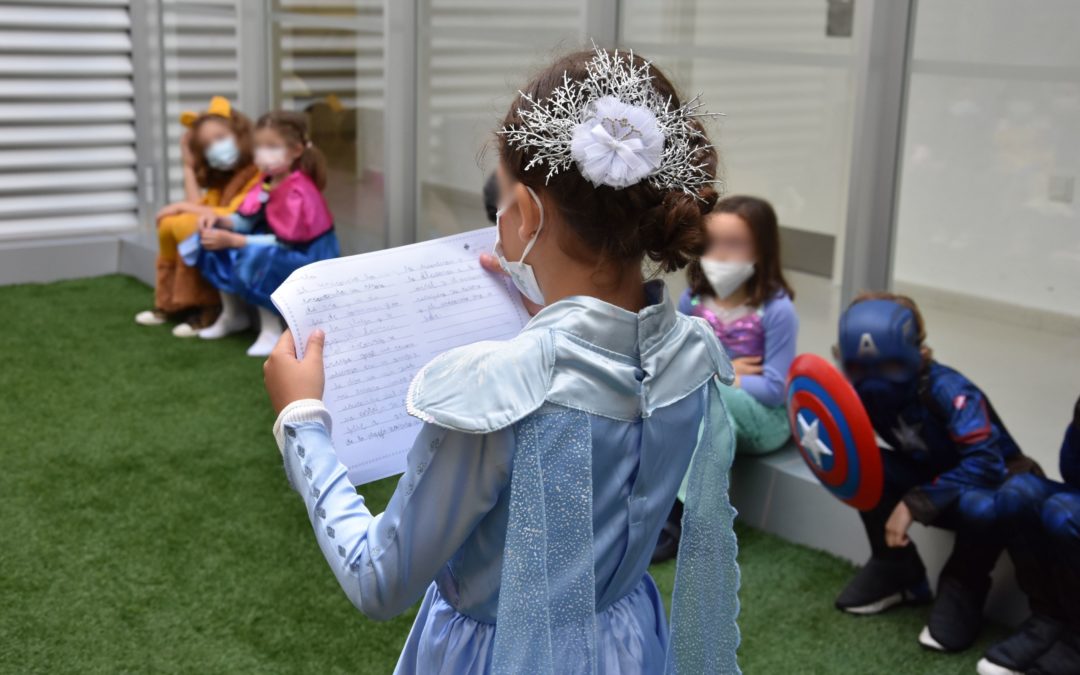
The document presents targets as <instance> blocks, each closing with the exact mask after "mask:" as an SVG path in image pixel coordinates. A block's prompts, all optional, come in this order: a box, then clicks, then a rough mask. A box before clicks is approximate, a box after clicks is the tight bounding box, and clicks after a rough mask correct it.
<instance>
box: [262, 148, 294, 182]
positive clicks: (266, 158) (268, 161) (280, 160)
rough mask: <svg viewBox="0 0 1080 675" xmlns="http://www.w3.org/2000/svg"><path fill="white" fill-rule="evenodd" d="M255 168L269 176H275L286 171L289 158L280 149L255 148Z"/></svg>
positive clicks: (283, 149)
mask: <svg viewBox="0 0 1080 675" xmlns="http://www.w3.org/2000/svg"><path fill="white" fill-rule="evenodd" d="M255 166H257V167H259V171H262V172H263V173H265V174H267V175H269V176H276V175H278V174H280V173H284V172H285V171H288V169H289V156H288V154H287V153H286V151H285V148H282V147H274V146H271V147H261V148H255Z"/></svg>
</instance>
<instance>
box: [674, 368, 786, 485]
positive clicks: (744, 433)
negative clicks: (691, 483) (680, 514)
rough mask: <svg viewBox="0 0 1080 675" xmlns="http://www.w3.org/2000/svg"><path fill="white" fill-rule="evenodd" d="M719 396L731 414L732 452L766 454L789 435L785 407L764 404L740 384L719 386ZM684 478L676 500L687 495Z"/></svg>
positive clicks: (778, 445) (779, 446)
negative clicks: (733, 435)
mask: <svg viewBox="0 0 1080 675" xmlns="http://www.w3.org/2000/svg"><path fill="white" fill-rule="evenodd" d="M720 398H721V399H723V401H724V406H726V407H727V411H728V415H730V416H731V426H732V429H734V431H735V452H736V453H737V454H740V455H765V454H768V453H770V452H776V451H777V450H779V449H780V448H782V447H784V446H785V445H786V444H787V442H788V440H789V439H790V438H791V427H790V426H788V418H787V408H786V407H784V406H782V405H778V406H767V405H764V404H762V403H761V402H759V401H758V400H757V399H756V398H754V397H753V396H751V395H750V394H747V393H746V390H745V389H742V388H740V387H721V388H720ZM686 479H687V476H684V477H683V482H682V486H681V487H680V488H679V500H680V501H683V500H684V498H685V496H686Z"/></svg>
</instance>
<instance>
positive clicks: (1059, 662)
mask: <svg viewBox="0 0 1080 675" xmlns="http://www.w3.org/2000/svg"><path fill="white" fill-rule="evenodd" d="M1026 673H1027V675H1080V635H1078V634H1075V633H1071V632H1068V631H1062V633H1061V637H1059V638H1058V641H1057V642H1055V643H1054V644H1053V645H1051V646H1050V649H1047V650H1046V651H1045V652H1043V655H1042V656H1040V657H1039V658H1037V659H1035V663H1033V664H1032V666H1031V668H1028V670H1027V671H1026Z"/></svg>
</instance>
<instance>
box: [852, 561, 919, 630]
mask: <svg viewBox="0 0 1080 675" xmlns="http://www.w3.org/2000/svg"><path fill="white" fill-rule="evenodd" d="M929 601H930V585H929V584H928V583H927V581H926V568H925V567H923V564H922V560H920V559H919V556H918V554H917V553H915V551H914V550H912V552H911V555H909V556H907V557H905V558H903V559H900V560H884V559H882V558H870V561H869V562H867V563H866V565H864V566H863V568H862V569H861V570H859V572H858V574H856V575H855V578H854V579H852V580H851V581H850V582H848V585H847V586H846V587H845V588H844V590H843V591H841V592H840V595H839V596H838V597H837V598H836V608H837V609H839V610H841V611H844V612H848V613H849V614H860V615H867V614H880V613H881V612H884V611H885V610H887V609H889V608H890V607H895V606H896V605H901V604H921V603H924V602H929Z"/></svg>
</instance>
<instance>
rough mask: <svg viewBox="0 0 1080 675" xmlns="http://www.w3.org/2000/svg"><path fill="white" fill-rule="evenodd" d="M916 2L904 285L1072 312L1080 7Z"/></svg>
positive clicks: (1078, 308) (1079, 303)
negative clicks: (1020, 6) (1019, 9)
mask: <svg viewBox="0 0 1080 675" xmlns="http://www.w3.org/2000/svg"><path fill="white" fill-rule="evenodd" d="M1037 5H1038V6H1037V8H1036V7H1035V3H1024V4H1023V6H1022V7H1023V8H1024V9H1026V10H1027V11H1017V10H1018V4H1017V3H1015V2H1011V1H1009V0H993V1H992V2H991V1H987V0H965V1H962V2H944V1H943V0H923V1H922V2H920V3H919V6H918V14H917V22H916V33H915V45H914V53H913V59H914V61H913V65H912V77H911V89H910V94H909V105H908V112H907V128H906V135H905V143H904V153H903V171H902V179H901V181H902V182H901V195H900V207H899V225H898V229H897V239H896V257H895V278H896V280H897V281H898V282H901V283H904V282H907V283H914V284H919V285H923V286H930V287H936V288H942V289H946V290H949V291H952V292H955V293H963V294H967V295H972V296H977V297H979V298H984V299H989V300H995V301H1001V302H1006V303H1010V304H1017V305H1023V306H1027V307H1031V308H1035V309H1040V310H1048V311H1052V312H1056V313H1062V314H1067V315H1072V316H1080V211H1078V208H1077V200H1078V199H1080V186H1078V185H1077V181H1078V178H1080V40H1076V36H1075V32H1076V28H1077V26H1080V3H1076V2H1072V1H1070V0H1057V1H1055V2H1040V3H1037Z"/></svg>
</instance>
